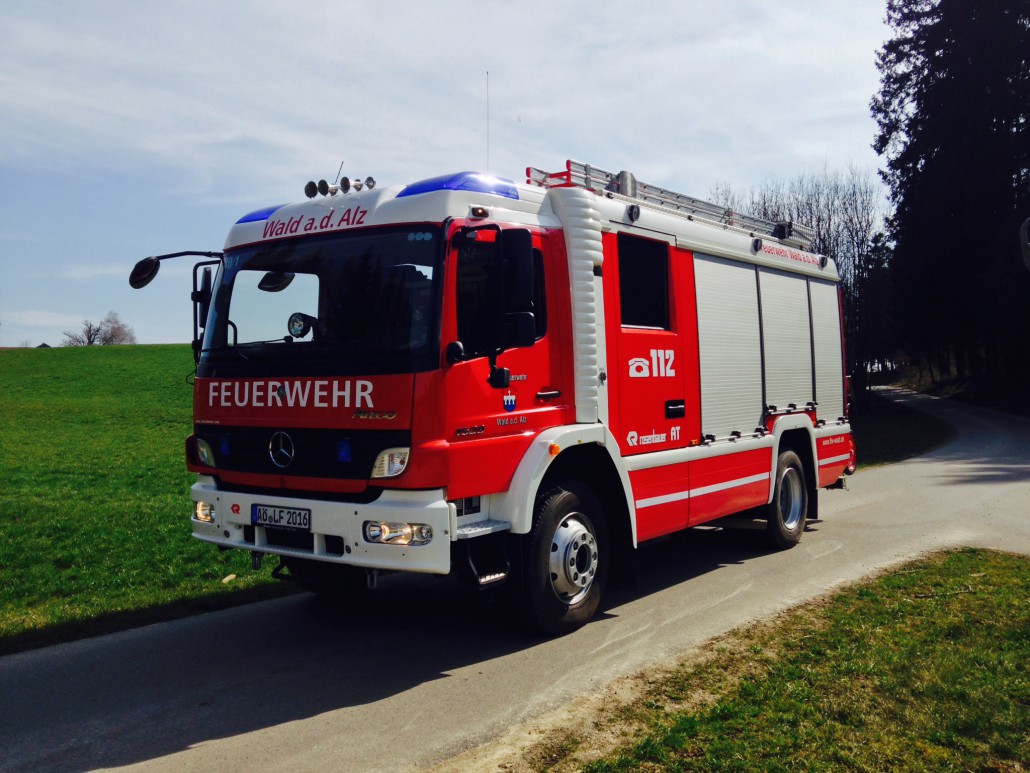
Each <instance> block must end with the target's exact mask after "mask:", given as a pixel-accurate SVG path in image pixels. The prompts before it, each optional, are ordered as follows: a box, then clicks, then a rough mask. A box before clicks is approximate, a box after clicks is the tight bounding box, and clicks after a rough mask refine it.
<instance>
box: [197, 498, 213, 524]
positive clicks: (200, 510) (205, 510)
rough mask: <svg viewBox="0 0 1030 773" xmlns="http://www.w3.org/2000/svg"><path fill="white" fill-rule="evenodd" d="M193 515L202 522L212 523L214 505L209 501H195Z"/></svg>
mask: <svg viewBox="0 0 1030 773" xmlns="http://www.w3.org/2000/svg"><path fill="white" fill-rule="evenodd" d="M193 517H194V518H196V519H197V520H198V521H200V522H202V523H214V522H215V506H214V505H213V504H211V503H210V502H197V503H196V506H195V507H194V508H193Z"/></svg>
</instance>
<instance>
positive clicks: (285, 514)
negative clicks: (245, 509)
mask: <svg viewBox="0 0 1030 773" xmlns="http://www.w3.org/2000/svg"><path fill="white" fill-rule="evenodd" d="M250 522H251V523H253V524H254V525H255V526H268V527H271V528H273V529H298V530H299V531H311V511H310V510H308V509H306V508H303V507H277V506H275V505H251V506H250Z"/></svg>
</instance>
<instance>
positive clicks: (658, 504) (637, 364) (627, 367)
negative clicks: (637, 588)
mask: <svg viewBox="0 0 1030 773" xmlns="http://www.w3.org/2000/svg"><path fill="white" fill-rule="evenodd" d="M605 238H606V240H607V241H606V244H605V254H606V255H609V256H610V255H616V256H617V260H606V261H605V277H606V280H607V284H606V289H605V298H606V300H605V302H606V304H607V305H608V314H607V316H606V320H605V323H606V326H607V328H608V341H609V348H608V352H609V354H608V369H609V379H610V386H611V391H610V404H609V416H610V420H611V425H612V432H613V434H614V435H615V437H616V439H617V440H618V442H619V449H620V451H621V452H622V455H623V456H626V457H642V455H644V454H651V453H655V452H659V451H669V450H672V449H676V448H684V447H686V446H687V445H688V444H690V443H691V441H694V442H695V443H696V441H697V439H698V434H699V424H698V421H699V417H698V414H699V404H698V401H699V396H698V387H697V383H698V381H697V379H698V376H697V354H696V349H697V332H696V317H695V316H694V311H693V304H692V299H693V272H692V270H691V264H690V255H689V253H686V252H683V251H680V250H677V249H674V248H672V247H671V246H670V244H669V243H668V242H666V241H663V240H661V239H660V238H647V237H643V236H637V235H634V234H627V233H619V234H616V235H608V236H606V237H605ZM613 264H614V265H613ZM611 269H615V270H614V271H612V270H611ZM611 274H615V276H614V277H611ZM629 466H630V469H631V473H630V480H631V483H632V485H633V495H634V499H635V500H636V502H637V536H638V539H647V538H648V537H653V536H658V535H659V534H664V533H668V532H671V531H675V530H677V529H680V528H683V527H685V526H686V525H687V516H688V503H687V501H686V498H687V497H686V495H687V491H688V485H687V468H688V466H687V464H686V462H682V463H676V464H669V463H667V460H664V459H663V460H661V462H660V463H656V464H653V465H652V464H651V462H650V461H648V460H645V459H643V458H641V459H636V461H635V462H634V461H632V460H631V461H629Z"/></svg>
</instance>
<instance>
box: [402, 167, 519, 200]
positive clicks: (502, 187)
mask: <svg viewBox="0 0 1030 773" xmlns="http://www.w3.org/2000/svg"><path fill="white" fill-rule="evenodd" d="M433 191H469V192H471V193H489V194H491V195H493V196H503V197H504V198H506V199H515V200H516V201H518V199H519V192H518V189H517V188H516V187H515V183H514V182H513V181H511V180H506V179H505V178H503V177H494V176H493V175H490V174H480V173H479V172H458V173H457V174H445V175H442V176H440V177H431V178H430V179H428V180H422V181H421V182H417V183H412V184H411V185H409V186H408V187H407V188H405V189H404V190H402V191H401V192H400V193H398V194H397V198H398V199H399V198H401V197H403V196H418V195H419V194H421V193H432V192H433Z"/></svg>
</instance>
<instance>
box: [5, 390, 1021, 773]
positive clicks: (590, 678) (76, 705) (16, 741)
mask: <svg viewBox="0 0 1030 773" xmlns="http://www.w3.org/2000/svg"><path fill="white" fill-rule="evenodd" d="M901 399H903V400H906V401H909V402H912V403H914V404H916V405H917V406H921V407H923V408H925V409H926V410H930V411H932V412H933V413H936V414H938V415H941V416H943V417H944V418H946V419H947V420H948V421H950V422H952V423H953V424H954V426H955V427H956V428H957V429H958V436H957V437H956V439H955V440H954V441H953V442H951V443H949V444H948V445H947V446H945V447H943V448H940V449H938V450H937V451H934V452H932V453H930V454H927V455H925V456H923V457H920V458H917V459H912V460H909V461H906V462H903V463H900V464H896V465H891V466H889V467H883V468H878V469H873V470H863V471H860V472H859V473H858V474H857V475H855V476H854V477H853V478H851V479H850V480H849V490H848V491H832V492H824V493H823V494H822V501H821V508H822V510H821V515H822V521H820V522H819V523H816V524H813V525H812V526H811V527H810V529H809V530H808V531H807V532H806V534H805V536H804V538H803V539H802V541H801V543H800V545H798V546H797V547H796V548H794V549H793V550H790V551H786V552H782V553H768V552H765V550H764V548H762V547H761V546H760V545H758V544H757V543H753V542H749V541H747V540H743V541H742V540H740V539H739V535H732V534H728V533H726V532H723V531H720V530H711V529H709V530H703V529H701V530H695V531H692V532H688V533H686V534H684V535H682V536H679V537H677V538H675V539H672V540H669V541H666V542H663V543H661V544H659V545H655V546H652V547H648V548H646V549H644V550H642V551H641V559H642V560H641V571H640V583H639V585H640V587H639V588H638V589H637V590H634V591H625V590H616V591H613V592H611V593H610V594H609V596H608V598H607V599H606V604H605V606H604V607H603V609H602V613H601V614H600V615H599V617H598V618H597V619H596V620H595V621H594V622H593V623H591V624H590V625H588V626H586V627H585V628H584V629H582V630H580V631H578V632H576V633H574V634H572V635H570V636H567V637H564V638H562V639H557V640H551V641H547V640H541V639H539V638H535V637H532V636H529V635H527V634H525V633H523V632H521V631H520V630H519V629H518V628H517V627H516V626H515V624H513V623H512V622H511V621H510V620H509V619H508V616H507V615H506V613H505V610H504V609H503V607H501V606H498V605H495V604H493V603H491V602H490V601H489V600H487V599H484V598H482V597H480V596H478V595H475V594H473V593H471V592H469V591H464V590H462V589H459V588H458V587H457V586H456V585H455V584H453V583H452V582H449V581H447V580H444V579H441V580H436V579H432V578H428V579H427V578H421V579H416V580H413V579H412V578H409V577H405V576H395V577H390V578H387V579H386V580H385V581H384V582H383V583H382V587H381V588H380V590H379V591H377V593H376V595H375V596H374V600H375V602H376V603H375V605H374V606H372V607H369V608H364V609H359V610H356V611H350V612H348V611H342V610H340V609H338V608H333V607H331V606H328V605H326V604H325V603H323V602H321V601H320V600H319V599H316V598H314V597H311V596H306V595H299V596H293V597H289V598H284V599H279V600H275V601H270V602H263V603H259V604H253V605H250V606H246V607H239V608H236V609H231V610H227V611H224V612H217V613H210V614H206V615H201V616H198V617H195V618H191V619H187V620H181V621H176V622H172V623H162V624H158V625H153V626H149V627H146V628H142V629H137V630H133V631H127V632H124V633H119V634H115V635H111V636H105V637H100V638H96V639H91V640H85V641H80V642H74V643H71V644H66V645H59V646H55V647H50V648H47V649H43V650H38V651H34V652H25V653H20V654H17V655H12V656H7V657H4V658H0V770H5V771H6V770H25V771H29V770H31V771H37V770H44V769H45V770H73V771H77V770H92V769H96V768H111V767H131V768H136V769H145V770H183V769H189V770H226V769H242V768H245V767H261V768H274V769H294V770H316V769H332V770H353V771H404V770H417V769H420V768H424V767H427V766H429V765H432V764H433V763H436V762H439V761H440V760H443V759H446V758H448V757H449V756H451V755H454V754H456V753H458V752H460V751H461V750H462V749H464V748H466V747H467V746H469V745H474V744H478V743H481V742H485V741H488V740H490V739H491V738H493V737H495V736H497V735H499V734H500V733H501V732H503V731H504V730H505V729H507V728H509V727H510V726H512V725H514V724H517V723H520V722H523V721H526V720H528V719H531V718H533V717H536V716H539V715H540V714H543V713H544V712H546V711H549V710H551V709H553V708H555V707H556V706H559V705H561V704H562V703H563V702H565V701H568V700H569V699H571V698H574V697H576V696H579V695H581V694H583V693H584V692H586V691H590V690H593V689H596V688H597V687H599V686H601V685H603V684H606V683H607V682H609V681H610V680H612V679H614V678H615V677H617V676H620V675H623V674H629V673H633V672H636V671H638V670H640V669H641V668H643V667H644V666H646V665H647V664H649V663H652V662H655V661H662V660H667V659H669V658H672V657H674V656H676V655H677V654H680V653H684V652H686V651H688V650H689V649H691V648H692V647H694V646H696V645H697V644H698V643H700V642H701V641H703V640H705V639H707V638H710V637H712V636H715V635H717V634H720V633H723V632H725V631H728V630H730V629H732V628H734V627H736V626H738V625H740V624H742V623H745V622H748V621H750V620H753V619H756V618H760V617H765V616H768V615H770V614H773V613H775V612H777V611H780V610H783V609H785V608H788V607H790V606H793V605H795V604H797V603H799V602H803V601H806V600H808V599H811V598H813V597H815V596H818V595H820V594H823V593H824V592H826V591H827V590H828V589H831V588H834V587H837V586H839V585H841V584H843V583H847V582H849V581H852V580H855V579H858V578H860V577H863V576H865V575H868V574H870V573H872V572H875V571H876V570H878V569H881V568H883V567H886V566H889V565H892V564H895V563H898V562H900V561H903V560H905V559H908V558H910V557H913V556H916V555H919V554H922V553H925V552H928V551H932V550H936V549H939V548H944V547H951V546H963V545H973V546H986V547H992V548H998V549H1002V550H1008V551H1013V552H1021V553H1025V554H1030V519H1028V511H1030V421H1027V420H1025V419H1019V418H1014V417H1011V416H1007V415H1003V414H999V413H994V412H991V411H987V410H983V409H978V408H974V407H970V406H964V405H961V404H957V403H952V402H946V401H940V400H933V399H931V398H926V397H919V396H914V395H901ZM859 451H860V452H861V449H859Z"/></svg>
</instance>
